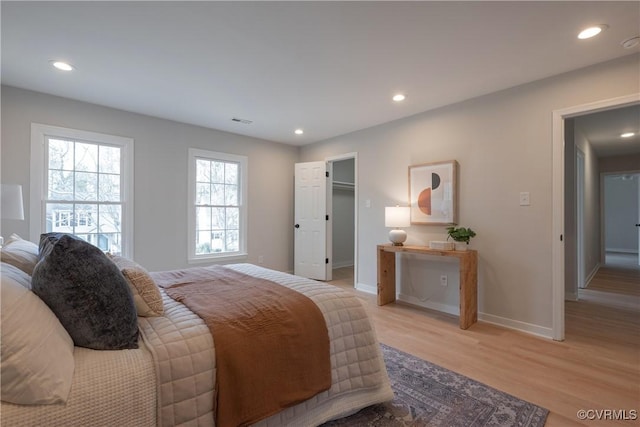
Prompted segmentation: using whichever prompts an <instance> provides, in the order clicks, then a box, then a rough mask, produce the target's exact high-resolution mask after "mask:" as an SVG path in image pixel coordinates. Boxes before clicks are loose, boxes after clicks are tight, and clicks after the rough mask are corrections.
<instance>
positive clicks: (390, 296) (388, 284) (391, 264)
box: [378, 249, 396, 305]
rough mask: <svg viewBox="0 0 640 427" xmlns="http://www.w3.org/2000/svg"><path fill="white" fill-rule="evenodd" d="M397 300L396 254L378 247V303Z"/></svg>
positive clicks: (383, 303)
mask: <svg viewBox="0 0 640 427" xmlns="http://www.w3.org/2000/svg"><path fill="white" fill-rule="evenodd" d="M395 300H396V254H395V253H394V252H387V251H385V250H384V249H378V305H385V304H389V303H390V302H394V301H395Z"/></svg>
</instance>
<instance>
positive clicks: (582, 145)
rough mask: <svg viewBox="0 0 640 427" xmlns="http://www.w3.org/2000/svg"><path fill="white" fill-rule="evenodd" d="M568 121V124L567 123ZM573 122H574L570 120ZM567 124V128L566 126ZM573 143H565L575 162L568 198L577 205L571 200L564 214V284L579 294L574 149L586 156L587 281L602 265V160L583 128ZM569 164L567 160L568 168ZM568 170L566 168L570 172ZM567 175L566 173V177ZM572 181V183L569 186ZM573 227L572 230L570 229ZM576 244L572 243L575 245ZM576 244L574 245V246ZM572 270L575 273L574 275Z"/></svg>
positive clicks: (585, 238)
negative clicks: (576, 270)
mask: <svg viewBox="0 0 640 427" xmlns="http://www.w3.org/2000/svg"><path fill="white" fill-rule="evenodd" d="M568 122H569V121H567V123H568ZM571 122H573V121H571ZM567 123H565V126H566V124H567ZM573 136H574V137H573V139H572V141H566V144H567V147H568V149H569V150H571V151H572V152H573V159H572V160H571V161H572V162H573V163H574V166H573V174H574V176H573V177H571V181H569V177H566V179H567V183H566V185H565V191H566V194H567V196H568V198H569V199H570V200H571V201H570V203H572V204H573V205H574V206H569V205H568V203H569V201H568V200H567V198H565V200H566V201H567V202H566V204H565V212H566V213H568V214H567V215H565V227H566V228H565V236H566V246H565V249H566V250H565V268H566V270H565V273H566V274H565V278H567V283H565V285H566V286H567V287H568V286H569V285H571V286H572V290H573V292H574V293H576V292H577V282H576V272H575V268H576V264H575V263H576V246H575V239H576V236H575V231H576V230H575V227H576V223H577V221H576V215H577V211H576V208H575V204H576V202H577V197H576V196H577V195H576V191H577V190H576V189H577V187H576V179H575V178H576V177H575V173H576V172H575V170H576V167H575V162H576V160H575V149H576V148H577V149H579V150H580V151H582V153H583V154H584V206H583V207H582V208H583V212H584V230H583V233H584V234H583V239H584V271H583V272H582V274H583V276H582V277H584V278H585V279H586V278H588V277H589V276H590V275H591V274H594V273H595V271H596V269H597V268H598V265H599V263H600V247H601V239H600V236H601V219H600V167H599V158H598V156H597V154H596V152H595V151H594V149H593V146H592V145H591V143H590V142H589V140H588V139H587V138H586V137H585V136H584V134H583V133H582V131H581V130H580V129H575V130H574V135H573ZM566 164H567V162H566V161H565V165H566ZM568 169H569V168H567V170H568ZM565 176H566V174H565ZM569 182H570V184H569ZM570 228H571V230H570ZM572 241H573V242H572ZM571 243H573V245H571ZM571 270H574V271H573V272H572V271H571ZM569 277H571V279H572V280H573V282H572V283H569V280H568V279H569Z"/></svg>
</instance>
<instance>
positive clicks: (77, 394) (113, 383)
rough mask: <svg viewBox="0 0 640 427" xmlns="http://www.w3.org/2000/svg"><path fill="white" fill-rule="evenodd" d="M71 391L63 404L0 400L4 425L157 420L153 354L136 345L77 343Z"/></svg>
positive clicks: (145, 425)
mask: <svg viewBox="0 0 640 427" xmlns="http://www.w3.org/2000/svg"><path fill="white" fill-rule="evenodd" d="M73 356H74V359H75V371H74V374H73V383H72V384H71V392H70V393H69V398H68V399H67V402H66V403H65V404H55V405H14V404H11V403H7V402H2V407H1V409H0V411H1V413H2V415H1V418H0V424H1V425H2V427H10V426H16V427H25V426H42V427H72V426H83V427H88V426H119V427H125V426H136V427H152V426H154V425H156V380H155V369H154V367H153V360H152V359H151V354H150V353H149V351H148V350H147V349H146V348H145V346H144V345H141V346H140V348H138V349H136V350H118V351H98V350H90V349H87V348H82V347H76V348H75V349H74V354H73Z"/></svg>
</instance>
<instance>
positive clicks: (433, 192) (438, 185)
mask: <svg viewBox="0 0 640 427" xmlns="http://www.w3.org/2000/svg"><path fill="white" fill-rule="evenodd" d="M457 176H458V162H456V161H455V160H450V161H446V162H436V163H424V164H421V165H415V166H409V206H410V207H411V224H430V225H446V224H455V223H457V222H458V186H457Z"/></svg>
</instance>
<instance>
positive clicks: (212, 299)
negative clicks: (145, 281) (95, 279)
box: [153, 266, 331, 427]
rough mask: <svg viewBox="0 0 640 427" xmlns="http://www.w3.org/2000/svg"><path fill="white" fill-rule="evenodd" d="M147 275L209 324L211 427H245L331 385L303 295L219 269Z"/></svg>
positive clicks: (319, 320) (322, 340)
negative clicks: (214, 385)
mask: <svg viewBox="0 0 640 427" xmlns="http://www.w3.org/2000/svg"><path fill="white" fill-rule="evenodd" d="M153 277H154V279H155V280H156V282H157V283H158V284H159V285H160V286H162V287H164V288H165V290H166V292H167V294H168V295H169V296H170V297H171V298H173V299H175V300H176V301H179V302H181V303H183V304H184V305H186V306H187V307H189V309H191V311H193V312H195V313H196V314H197V315H198V316H200V317H201V318H202V319H203V320H204V321H205V322H206V324H207V326H209V330H210V331H211V335H212V336H213V340H214V343H215V354H216V367H217V369H216V371H217V390H216V391H217V397H216V399H217V402H214V404H215V406H216V425H217V426H218V427H236V426H246V425H249V424H253V423H255V422H257V421H260V420H261V419H264V418H267V417H268V416H270V415H273V414H275V413H277V412H279V411H281V410H282V409H284V408H287V407H289V406H292V405H294V404H296V403H299V402H302V401H304V400H306V399H308V398H310V397H312V396H315V395H316V394H318V393H319V392H321V391H324V390H327V389H329V387H331V363H330V357H329V334H328V331H327V326H326V323H325V320H324V317H323V315H322V313H321V312H320V309H318V307H317V306H316V305H315V304H314V303H313V302H312V301H311V300H310V299H309V298H307V297H306V296H304V295H302V294H300V293H298V292H296V291H294V290H292V289H289V288H286V287H284V286H281V285H278V284H276V283H273V282H271V281H268V280H264V279H259V278H255V277H252V276H248V275H246V274H243V273H239V272H236V271H234V270H232V269H229V268H225V267H220V266H214V267H205V268H190V269H186V270H176V271H165V272H160V273H154V275H153Z"/></svg>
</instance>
